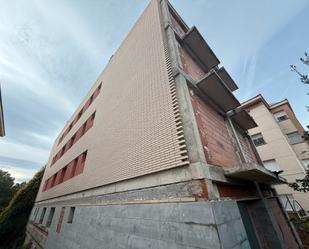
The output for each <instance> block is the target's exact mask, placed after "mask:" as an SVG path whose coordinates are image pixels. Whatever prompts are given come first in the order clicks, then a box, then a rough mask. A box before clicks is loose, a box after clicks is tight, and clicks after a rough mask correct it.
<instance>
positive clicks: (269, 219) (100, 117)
mask: <svg viewBox="0 0 309 249" xmlns="http://www.w3.org/2000/svg"><path fill="white" fill-rule="evenodd" d="M219 63H220V62H219V60H218V58H217V57H216V55H215V54H214V53H213V51H212V50H211V49H210V47H209V46H208V45H207V43H206V42H205V40H204V39H203V37H202V36H201V35H200V33H199V32H198V30H197V29H196V28H195V27H193V28H191V29H189V27H188V26H187V25H186V24H185V23H184V21H183V20H182V19H181V17H180V16H179V15H178V14H177V12H176V11H175V10H174V9H173V7H172V6H171V5H170V4H169V3H168V2H167V1H165V0H162V1H159V0H152V1H150V3H149V5H148V7H147V8H146V10H145V11H144V12H143V14H142V15H141V17H140V18H139V19H138V21H137V22H136V24H135V25H134V27H133V29H132V30H131V31H130V33H129V34H128V36H127V37H126V38H125V40H124V41H123V43H122V44H121V46H120V47H119V49H118V50H117V51H116V53H115V54H114V55H113V56H112V57H111V59H110V61H109V63H108V65H107V66H106V68H105V69H104V71H103V72H102V74H101V75H100V76H99V78H98V79H97V81H96V82H95V84H94V86H93V87H92V88H91V90H90V92H89V93H88V94H87V96H86V98H85V99H84V101H83V102H82V103H81V105H80V106H79V107H78V109H77V110H76V112H75V113H74V115H73V116H72V118H71V119H70V120H69V122H68V123H67V125H66V126H65V127H64V129H63V131H62V132H61V134H60V135H59V137H58V138H57V140H56V141H55V143H54V146H53V148H52V151H51V154H50V158H49V161H48V163H47V166H46V170H45V173H44V177H43V180H42V183H41V187H40V190H39V192H38V195H37V198H36V201H35V206H34V208H33V211H32V213H31V215H30V217H29V223H28V226H27V240H28V241H29V240H31V241H33V248H46V249H55V248H57V249H62V248H67V249H69V248H72V249H73V248H74V249H75V248H83V249H87V248H89V249H90V248H211V249H219V248H226V249H227V248H231V249H232V248H278V249H279V248H291V249H292V248H293V249H294V248H300V242H299V240H298V237H297V235H296V234H295V233H294V232H293V230H292V229H291V225H290V223H289V222H288V219H287V216H286V213H285V212H284V211H283V209H282V207H281V205H280V202H279V200H278V199H277V198H276V196H274V194H273V191H272V189H271V187H270V184H281V183H283V182H284V179H282V178H280V177H278V176H276V175H275V174H273V173H271V172H269V171H268V170H266V169H265V168H264V167H263V166H262V164H261V161H260V159H259V157H258V155H257V152H256V150H255V147H254V146H253V144H252V143H251V140H250V137H249V136H248V135H247V132H246V131H247V130H248V129H250V128H253V127H255V126H256V124H255V122H254V121H253V119H252V118H251V117H250V116H249V115H248V113H247V112H246V111H243V110H241V109H239V107H240V103H239V102H238V100H237V99H236V98H235V97H234V95H233V94H232V91H234V90H236V89H237V85H236V84H235V82H234V81H233V80H232V79H231V77H230V76H229V74H228V73H227V71H226V70H225V69H224V68H223V67H219Z"/></svg>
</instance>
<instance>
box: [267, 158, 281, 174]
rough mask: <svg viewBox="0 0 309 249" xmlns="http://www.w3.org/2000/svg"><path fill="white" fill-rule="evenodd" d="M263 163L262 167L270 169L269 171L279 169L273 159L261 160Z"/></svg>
mask: <svg viewBox="0 0 309 249" xmlns="http://www.w3.org/2000/svg"><path fill="white" fill-rule="evenodd" d="M263 164H264V167H265V168H266V169H268V170H270V171H271V172H278V171H280V170H281V169H280V167H279V164H278V163H277V162H276V160H275V159H271V160H266V161H263Z"/></svg>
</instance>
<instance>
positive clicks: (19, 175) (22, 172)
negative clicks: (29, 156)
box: [0, 164, 37, 183]
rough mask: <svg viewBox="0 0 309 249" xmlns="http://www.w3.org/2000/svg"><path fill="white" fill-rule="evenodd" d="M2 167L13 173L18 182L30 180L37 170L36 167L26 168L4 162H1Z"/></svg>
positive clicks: (0, 167)
mask: <svg viewBox="0 0 309 249" xmlns="http://www.w3.org/2000/svg"><path fill="white" fill-rule="evenodd" d="M0 169H2V170H4V171H8V172H9V173H10V174H11V176H12V177H14V178H15V182H17V183H21V182H23V181H29V180H30V179H31V178H32V177H33V176H34V174H35V173H36V172H37V170H36V169H25V168H20V167H15V166H10V165H2V164H0Z"/></svg>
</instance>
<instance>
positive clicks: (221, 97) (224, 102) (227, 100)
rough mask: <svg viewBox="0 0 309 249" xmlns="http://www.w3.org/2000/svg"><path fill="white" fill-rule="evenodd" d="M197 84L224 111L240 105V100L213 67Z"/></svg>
mask: <svg viewBox="0 0 309 249" xmlns="http://www.w3.org/2000/svg"><path fill="white" fill-rule="evenodd" d="M196 86H197V87H198V88H199V89H200V90H201V91H202V92H203V93H204V94H205V95H207V96H208V97H209V98H210V99H211V100H212V101H213V102H214V103H215V104H216V105H217V106H219V107H220V108H221V109H222V110H223V111H224V112H228V111H231V110H234V109H235V108H237V107H238V106H240V103H239V101H238V100H237V99H236V98H235V96H234V95H233V94H232V92H231V90H230V89H229V87H228V86H227V85H226V84H225V83H224V82H223V80H222V79H221V78H220V77H219V75H218V73H217V72H216V71H215V70H213V69H212V70H210V72H209V73H208V74H206V75H205V77H203V78H202V79H201V80H199V81H198V82H197V83H196Z"/></svg>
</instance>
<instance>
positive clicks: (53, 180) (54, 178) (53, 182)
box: [50, 174, 57, 187]
mask: <svg viewBox="0 0 309 249" xmlns="http://www.w3.org/2000/svg"><path fill="white" fill-rule="evenodd" d="M56 176H57V174H55V175H53V176H52V177H53V178H52V182H51V184H50V187H53V186H54V185H55V181H56Z"/></svg>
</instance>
